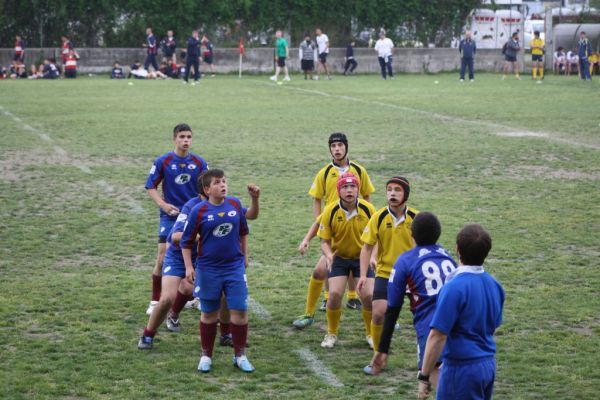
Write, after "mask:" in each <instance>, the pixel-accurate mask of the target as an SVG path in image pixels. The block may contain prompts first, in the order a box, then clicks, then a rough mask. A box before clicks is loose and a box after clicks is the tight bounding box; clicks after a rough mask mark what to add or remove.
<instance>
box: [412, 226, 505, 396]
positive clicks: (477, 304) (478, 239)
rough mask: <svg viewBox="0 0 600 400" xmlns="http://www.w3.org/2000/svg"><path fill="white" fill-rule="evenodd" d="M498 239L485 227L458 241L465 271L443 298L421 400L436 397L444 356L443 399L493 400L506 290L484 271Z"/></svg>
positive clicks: (451, 280) (468, 230)
mask: <svg viewBox="0 0 600 400" xmlns="http://www.w3.org/2000/svg"><path fill="white" fill-rule="evenodd" d="M491 248H492V238H491V237H490V235H489V234H488V233H487V232H486V231H485V229H483V227H482V226H481V225H477V224H470V225H466V226H465V227H464V228H463V229H462V230H461V231H460V232H459V233H458V235H457V237H456V252H457V254H458V258H459V260H460V267H459V268H458V269H456V270H455V271H454V272H453V273H452V274H450V275H449V276H448V277H447V279H446V284H445V285H444V287H443V288H442V290H441V292H440V295H439V297H438V302H437V307H436V310H435V313H434V315H433V319H432V321H431V324H430V325H429V326H430V327H431V331H430V333H429V337H428V338H427V344H426V347H425V358H424V360H423V366H422V368H421V370H420V371H419V375H418V381H419V399H426V398H427V397H428V396H429V394H430V392H431V384H430V382H429V381H430V379H429V377H430V374H431V373H432V372H433V370H434V368H435V364H436V362H437V360H438V359H439V357H440V354H442V350H443V354H442V358H443V362H444V365H443V367H442V368H441V371H440V377H439V384H438V388H437V399H438V400H445V399H461V400H470V399H486V400H488V399H491V398H492V392H493V389H494V380H495V378H496V359H495V354H496V343H495V342H494V332H495V331H496V329H497V328H498V327H499V326H500V324H501V323H502V308H503V306H504V289H502V286H501V285H500V283H498V281H496V280H495V279H494V278H493V277H492V276H491V275H490V274H488V273H487V272H485V271H484V270H483V262H484V261H485V258H486V257H487V255H488V253H489V251H490V249H491Z"/></svg>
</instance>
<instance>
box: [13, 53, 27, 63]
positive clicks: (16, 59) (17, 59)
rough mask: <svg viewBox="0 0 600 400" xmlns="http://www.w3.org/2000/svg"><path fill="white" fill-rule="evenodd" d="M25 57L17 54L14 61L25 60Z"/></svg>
mask: <svg viewBox="0 0 600 400" xmlns="http://www.w3.org/2000/svg"><path fill="white" fill-rule="evenodd" d="M23 59H24V57H23V56H22V55H20V56H19V55H16V54H15V56H14V57H13V61H19V62H23Z"/></svg>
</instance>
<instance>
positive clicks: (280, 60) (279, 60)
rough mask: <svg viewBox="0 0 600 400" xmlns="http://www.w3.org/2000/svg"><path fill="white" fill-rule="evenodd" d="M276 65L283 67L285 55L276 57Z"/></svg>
mask: <svg viewBox="0 0 600 400" xmlns="http://www.w3.org/2000/svg"><path fill="white" fill-rule="evenodd" d="M277 65H278V66H279V67H282V68H283V67H285V57H277Z"/></svg>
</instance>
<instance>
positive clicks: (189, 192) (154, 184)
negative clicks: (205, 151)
mask: <svg viewBox="0 0 600 400" xmlns="http://www.w3.org/2000/svg"><path fill="white" fill-rule="evenodd" d="M207 169H208V164H207V163H206V161H204V160H203V159H202V158H201V157H200V156H198V155H196V154H192V153H188V155H187V156H185V157H179V156H178V155H177V154H175V152H174V151H170V152H168V153H167V154H163V155H162V156H160V157H158V158H157V159H156V160H155V161H154V164H153V165H152V168H151V169H150V173H149V175H148V180H147V181H146V189H156V188H158V185H159V184H160V183H161V182H162V189H163V198H164V199H165V201H166V202H167V203H169V204H173V205H174V206H175V207H177V208H179V210H181V207H183V205H184V204H185V203H186V202H187V201H188V200H189V199H191V198H193V197H197V196H198V176H200V174H202V173H203V172H204V171H206V170H207ZM160 215H161V217H162V216H166V215H167V214H166V213H165V212H164V211H163V210H162V208H161V209H160Z"/></svg>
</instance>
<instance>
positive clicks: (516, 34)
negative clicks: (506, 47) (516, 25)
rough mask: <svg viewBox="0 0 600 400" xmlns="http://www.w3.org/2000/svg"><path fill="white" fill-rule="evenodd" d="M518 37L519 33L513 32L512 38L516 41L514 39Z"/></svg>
mask: <svg viewBox="0 0 600 400" xmlns="http://www.w3.org/2000/svg"><path fill="white" fill-rule="evenodd" d="M518 35H519V32H513V34H512V35H511V36H510V37H512V38H513V39H514V37H515V36H518Z"/></svg>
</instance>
